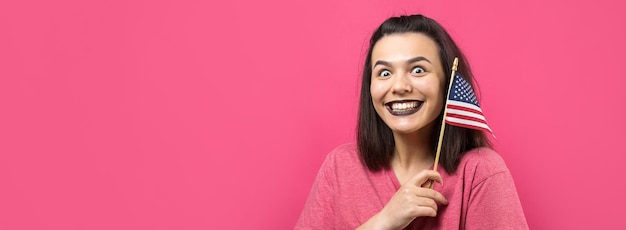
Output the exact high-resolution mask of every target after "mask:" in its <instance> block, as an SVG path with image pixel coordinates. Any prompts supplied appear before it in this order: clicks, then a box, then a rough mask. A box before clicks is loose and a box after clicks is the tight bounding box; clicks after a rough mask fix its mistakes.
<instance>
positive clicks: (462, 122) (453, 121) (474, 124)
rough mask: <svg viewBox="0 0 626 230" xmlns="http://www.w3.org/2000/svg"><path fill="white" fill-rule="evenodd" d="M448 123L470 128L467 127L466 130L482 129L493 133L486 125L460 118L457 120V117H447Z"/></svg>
mask: <svg viewBox="0 0 626 230" xmlns="http://www.w3.org/2000/svg"><path fill="white" fill-rule="evenodd" d="M446 123H451V124H456V125H459V126H460V125H466V126H469V127H466V128H481V129H484V130H487V131H489V132H491V129H490V128H489V126H487V125H486V124H485V123H479V122H475V121H470V120H464V119H459V118H455V117H446ZM464 127H465V126H464Z"/></svg>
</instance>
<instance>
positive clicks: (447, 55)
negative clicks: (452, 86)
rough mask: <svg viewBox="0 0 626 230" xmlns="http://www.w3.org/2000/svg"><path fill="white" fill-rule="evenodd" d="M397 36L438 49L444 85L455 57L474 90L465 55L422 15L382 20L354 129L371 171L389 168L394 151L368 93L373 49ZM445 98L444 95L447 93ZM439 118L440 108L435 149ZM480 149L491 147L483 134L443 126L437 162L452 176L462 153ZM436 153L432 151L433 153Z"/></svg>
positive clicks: (388, 131)
mask: <svg viewBox="0 0 626 230" xmlns="http://www.w3.org/2000/svg"><path fill="white" fill-rule="evenodd" d="M396 33H420V34H424V35H426V36H428V37H429V38H431V39H432V40H433V41H435V43H436V44H437V46H438V50H439V57H440V58H441V60H440V62H441V63H442V65H443V69H444V70H445V75H444V76H447V77H446V83H445V86H448V85H449V83H450V79H449V77H450V75H451V74H452V70H451V68H452V66H451V65H452V61H453V60H454V57H458V58H459V65H458V70H457V71H458V72H459V73H460V74H461V75H462V76H464V77H465V80H467V82H469V83H470V84H472V86H473V87H474V89H476V87H475V82H474V76H473V75H472V71H471V69H470V66H469V64H468V63H467V60H466V59H465V56H464V55H463V53H462V52H461V50H460V49H459V47H458V46H457V45H456V44H455V43H454V41H453V40H452V38H451V37H450V35H449V34H448V32H446V30H445V29H444V28H443V27H442V26H441V25H439V23H437V22H436V21H435V20H433V19H430V18H428V17H425V16H423V15H411V16H400V17H392V18H389V19H387V20H385V21H384V22H383V24H382V25H380V27H378V29H376V31H374V34H372V37H371V38H370V44H369V48H368V51H367V57H366V59H365V65H364V67H363V79H362V82H361V96H360V104H359V120H358V127H357V144H358V148H359V154H360V158H361V162H362V163H363V164H365V165H366V166H367V167H368V168H369V169H370V170H372V171H378V170H381V169H383V168H388V167H390V161H391V157H392V155H393V151H394V148H395V141H394V139H393V134H392V132H391V129H390V128H389V126H387V124H385V123H384V122H383V120H382V119H381V118H380V117H379V116H378V114H377V113H376V110H374V107H373V103H372V95H371V92H370V84H371V80H372V79H371V77H372V65H371V64H372V60H371V59H372V49H373V48H374V45H376V42H378V40H380V39H381V38H382V37H384V36H386V35H389V34H396ZM446 90H447V87H446ZM445 95H447V92H446V94H445ZM442 116H443V109H442V111H441V114H440V115H439V117H438V118H437V119H436V120H435V122H436V128H435V129H434V130H433V134H432V135H431V136H432V138H431V146H433V148H436V147H437V141H438V138H439V135H437V134H438V133H439V130H440V127H441V120H442ZM481 146H491V144H490V143H489V140H488V139H487V137H486V136H485V134H484V133H483V132H481V131H478V130H473V129H468V128H463V127H457V126H451V125H448V124H446V131H445V135H444V138H443V143H442V146H441V158H440V163H441V165H442V166H443V168H444V169H445V170H446V172H448V173H453V172H455V171H456V168H457V166H458V165H459V162H460V160H461V157H462V154H463V153H465V152H466V151H468V150H470V149H473V148H476V147H481ZM435 150H436V149H433V153H434V152H435Z"/></svg>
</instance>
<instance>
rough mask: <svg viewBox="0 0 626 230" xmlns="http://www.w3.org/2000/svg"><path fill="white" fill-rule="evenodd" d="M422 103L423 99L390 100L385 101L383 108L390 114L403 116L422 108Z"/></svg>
mask: <svg viewBox="0 0 626 230" xmlns="http://www.w3.org/2000/svg"><path fill="white" fill-rule="evenodd" d="M423 103H424V102H423V101H418V100H401V101H390V102H387V103H385V108H387V111H389V113H391V114H392V115H395V116H405V115H411V114H414V113H416V112H417V111H418V110H419V109H420V108H422V104H423Z"/></svg>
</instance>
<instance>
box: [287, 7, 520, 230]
mask: <svg viewBox="0 0 626 230" xmlns="http://www.w3.org/2000/svg"><path fill="white" fill-rule="evenodd" d="M455 57H458V58H459V66H458V72H459V73H460V74H461V75H462V76H464V77H465V78H466V80H467V81H468V82H470V84H473V75H472V73H471V71H470V67H469V64H468V63H467V61H466V59H465V58H464V56H463V54H462V53H461V51H460V49H459V48H458V46H457V45H456V44H455V43H454V41H453V40H452V38H451V37H450V35H448V33H447V32H446V31H445V30H444V29H443V28H442V27H441V26H440V25H439V24H438V23H437V22H435V21H434V20H432V19H430V18H427V17H424V16H422V15H411V16H400V17H393V18H389V19H387V20H386V21H385V22H383V24H382V25H381V26H380V27H378V29H377V30H376V31H375V32H374V34H373V35H372V37H371V40H370V46H369V50H368V54H367V58H366V59H365V66H364V68H363V80H362V87H361V98H360V109H359V123H358V135H357V143H356V144H346V145H343V146H339V147H338V148H336V149H334V150H333V151H332V152H331V153H329V155H328V156H327V158H326V160H325V161H324V163H323V165H322V167H321V169H320V171H319V173H318V176H317V178H316V180H315V183H314V184H313V187H312V190H311V192H310V194H309V197H308V199H307V202H306V204H305V207H304V210H303V211H302V213H301V215H300V218H299V220H298V223H297V224H296V229H527V228H528V226H527V224H526V219H525V217H524V212H523V210H522V206H521V204H520V202H519V198H518V195H517V192H516V189H515V184H514V183H513V178H512V177H511V174H510V173H509V170H508V169H507V167H506V165H505V163H504V162H503V160H502V158H501V157H500V156H499V155H498V154H497V153H495V152H494V151H493V150H492V149H490V144H489V141H488V139H487V138H486V137H485V134H484V133H482V132H481V131H477V130H473V129H467V128H462V127H456V126H450V125H447V124H446V132H445V136H444V139H443V144H442V150H441V162H440V166H441V167H439V170H437V171H433V170H432V169H433V164H434V158H435V152H436V148H437V141H438V138H439V135H438V134H439V130H440V127H441V122H442V116H443V106H444V103H445V97H446V94H447V92H446V91H447V86H448V84H449V77H450V75H451V65H452V61H453V59H454V58H455ZM430 181H434V182H436V183H435V186H434V188H433V189H430V188H429V185H430Z"/></svg>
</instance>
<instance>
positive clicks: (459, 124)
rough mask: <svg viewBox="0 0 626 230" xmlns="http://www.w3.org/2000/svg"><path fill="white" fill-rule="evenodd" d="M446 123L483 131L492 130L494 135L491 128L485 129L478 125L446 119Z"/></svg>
mask: <svg viewBox="0 0 626 230" xmlns="http://www.w3.org/2000/svg"><path fill="white" fill-rule="evenodd" d="M446 124H449V125H453V126H457V127H463V128H468V129H474V130H482V131H486V132H490V133H491V135H493V132H492V131H491V130H490V129H485V128H483V127H476V126H471V125H466V124H461V123H455V122H450V121H446ZM494 137H495V136H494Z"/></svg>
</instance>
